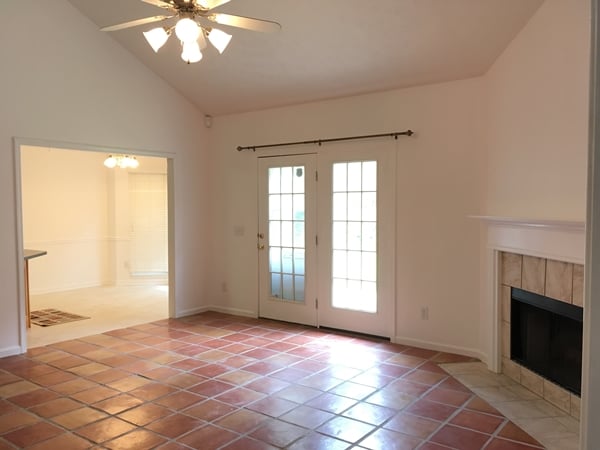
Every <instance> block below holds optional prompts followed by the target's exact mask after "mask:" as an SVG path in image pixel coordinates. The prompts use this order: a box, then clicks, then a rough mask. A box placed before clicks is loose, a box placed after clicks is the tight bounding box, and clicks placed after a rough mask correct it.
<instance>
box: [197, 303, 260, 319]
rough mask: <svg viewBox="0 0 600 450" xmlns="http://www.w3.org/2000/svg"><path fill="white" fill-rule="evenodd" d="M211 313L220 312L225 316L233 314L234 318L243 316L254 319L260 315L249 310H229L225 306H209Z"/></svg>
mask: <svg viewBox="0 0 600 450" xmlns="http://www.w3.org/2000/svg"><path fill="white" fill-rule="evenodd" d="M208 310H209V311H214V312H220V313H223V314H231V315H232V316H242V317H252V318H253V319H256V318H257V317H258V314H257V313H256V311H250V310H248V309H239V308H229V307H223V306H214V305H213V306H209V307H208Z"/></svg>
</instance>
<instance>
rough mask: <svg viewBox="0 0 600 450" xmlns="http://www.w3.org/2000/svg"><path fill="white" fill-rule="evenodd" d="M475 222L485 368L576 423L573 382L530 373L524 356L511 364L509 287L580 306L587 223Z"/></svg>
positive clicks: (577, 398) (505, 219)
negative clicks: (480, 234)
mask: <svg viewBox="0 0 600 450" xmlns="http://www.w3.org/2000/svg"><path fill="white" fill-rule="evenodd" d="M474 218H476V219H478V220H481V221H482V223H484V224H485V235H486V241H487V245H486V250H485V253H484V255H485V257H484V259H483V260H482V275H483V277H484V278H483V280H484V284H483V291H482V293H483V295H482V300H483V301H482V319H483V320H484V323H485V324H487V326H488V329H489V330H490V333H483V337H484V339H486V338H487V339H486V340H485V343H486V347H485V349H486V355H485V356H486V357H487V362H488V367H489V368H490V370H492V371H495V372H502V373H504V374H505V375H507V376H508V377H510V378H512V379H513V380H514V381H516V382H517V383H520V384H521V385H523V386H524V387H526V388H527V389H529V390H531V391H532V392H534V393H535V394H537V395H539V396H540V397H543V398H544V399H545V400H547V401H549V402H550V403H552V404H553V405H554V406H556V407H557V408H559V409H561V410H563V411H565V412H566V413H568V414H570V415H571V416H573V417H575V418H576V419H578V418H579V414H580V409H581V408H580V406H581V399H580V396H579V395H577V394H576V393H574V391H575V392H577V391H578V390H579V389H580V388H577V382H576V383H570V387H569V389H565V388H564V387H562V386H560V385H559V384H558V382H555V381H551V380H550V379H549V377H548V376H547V375H545V376H541V375H539V374H538V373H537V372H538V370H539V369H536V368H535V367H536V366H533V365H531V366H529V367H533V368H534V369H533V370H532V369H530V368H528V367H527V366H525V365H524V364H523V363H522V362H519V361H518V360H519V359H523V355H521V356H515V357H514V359H513V356H512V355H511V353H512V351H511V347H512V340H513V339H512V338H511V322H512V319H511V316H512V309H513V308H512V298H511V297H512V288H516V289H522V290H524V291H528V292H534V293H537V294H539V295H542V296H545V297H549V298H551V299H553V300H557V301H560V302H562V303H565V304H567V305H574V306H578V307H583V306H584V305H583V303H584V298H583V297H584V296H583V272H584V270H583V263H584V260H585V224H584V223H583V222H574V221H564V220H537V219H515V218H509V217H495V216H475V217H474ZM537 342H538V341H537V340H529V341H528V344H527V345H528V346H529V348H531V346H532V345H536V344H537ZM521 348H522V349H523V348H525V349H528V348H527V347H523V346H521ZM538 353H542V352H538ZM554 366H556V365H554ZM575 378H577V377H575ZM573 386H575V387H573Z"/></svg>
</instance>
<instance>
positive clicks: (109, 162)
mask: <svg viewBox="0 0 600 450" xmlns="http://www.w3.org/2000/svg"><path fill="white" fill-rule="evenodd" d="M104 165H105V166H106V167H108V168H109V169H114V168H115V167H117V158H115V157H114V156H113V155H110V156H109V157H108V158H106V159H105V160H104Z"/></svg>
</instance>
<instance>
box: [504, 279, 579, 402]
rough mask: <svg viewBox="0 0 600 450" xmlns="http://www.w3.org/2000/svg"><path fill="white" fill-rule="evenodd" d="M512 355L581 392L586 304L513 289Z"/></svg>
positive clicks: (545, 376) (528, 365)
mask: <svg viewBox="0 0 600 450" xmlns="http://www.w3.org/2000/svg"><path fill="white" fill-rule="evenodd" d="M510 320H511V324H510V325H511V326H510V338H511V339H510V358H511V359H512V360H513V361H515V362H517V363H519V364H521V365H522V366H524V367H527V368H528V369H530V370H532V371H533V372H536V373H537V374H539V375H541V376H542V377H544V378H546V379H548V380H550V381H553V382H554V383H556V384H558V385H559V386H562V387H563V388H565V389H567V390H569V391H571V392H573V393H574V394H577V395H581V345H582V333H583V308H580V307H579V306H575V305H571V304H569V303H565V302H561V301H557V300H553V299H551V298H549V297H544V296H543V295H538V294H535V293H533V292H528V291H524V290H521V289H517V288H512V289H511V309H510Z"/></svg>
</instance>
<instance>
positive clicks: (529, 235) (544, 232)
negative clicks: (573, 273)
mask: <svg viewBox="0 0 600 450" xmlns="http://www.w3.org/2000/svg"><path fill="white" fill-rule="evenodd" d="M469 217H470V218H472V219H477V220H480V221H481V222H482V223H483V224H485V225H487V226H486V241H487V248H488V249H491V250H497V251H508V252H513V253H519V254H523V255H531V256H539V257H542V258H549V259H554V260H557V261H566V262H572V263H577V264H583V263H584V261H585V222H583V221H569V220H552V219H528V218H513V217H500V216H469Z"/></svg>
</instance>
